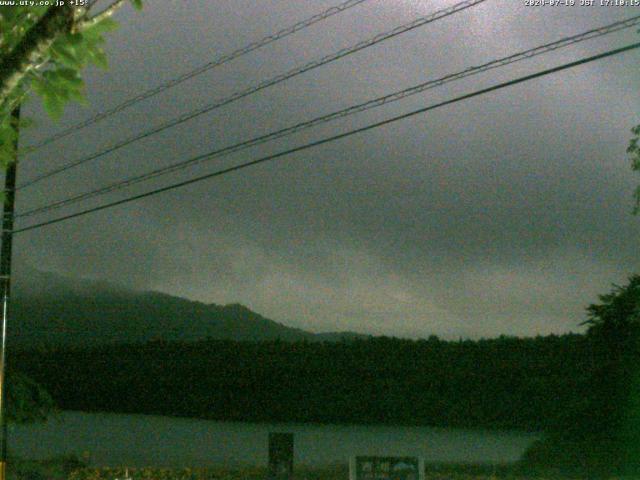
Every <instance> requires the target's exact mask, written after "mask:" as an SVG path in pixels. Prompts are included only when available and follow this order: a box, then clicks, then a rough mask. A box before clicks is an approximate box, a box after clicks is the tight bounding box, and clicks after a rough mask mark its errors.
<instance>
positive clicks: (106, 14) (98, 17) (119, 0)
mask: <svg viewBox="0 0 640 480" xmlns="http://www.w3.org/2000/svg"><path fill="white" fill-rule="evenodd" d="M123 4H124V0H116V1H115V2H113V3H112V4H111V5H110V6H109V7H107V8H105V9H104V10H103V11H101V12H100V13H97V14H95V15H94V16H93V17H91V18H88V19H86V20H84V21H82V22H81V23H80V24H79V25H78V26H77V29H78V30H79V31H82V30H84V29H85V28H88V27H91V26H93V25H95V24H96V23H100V22H101V21H102V20H104V19H105V18H110V17H111V16H112V15H113V14H114V13H116V11H117V10H118V9H119V8H120V7H122V5H123Z"/></svg>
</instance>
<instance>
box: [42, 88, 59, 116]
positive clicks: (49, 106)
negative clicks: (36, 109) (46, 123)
mask: <svg viewBox="0 0 640 480" xmlns="http://www.w3.org/2000/svg"><path fill="white" fill-rule="evenodd" d="M42 102H43V104H44V109H45V110H46V111H47V113H48V114H49V116H50V117H51V118H53V119H54V120H58V119H59V118H60V117H61V116H62V112H63V111H64V101H63V99H61V98H60V97H59V96H58V95H56V94H55V93H51V94H49V95H45V96H44V97H42Z"/></svg>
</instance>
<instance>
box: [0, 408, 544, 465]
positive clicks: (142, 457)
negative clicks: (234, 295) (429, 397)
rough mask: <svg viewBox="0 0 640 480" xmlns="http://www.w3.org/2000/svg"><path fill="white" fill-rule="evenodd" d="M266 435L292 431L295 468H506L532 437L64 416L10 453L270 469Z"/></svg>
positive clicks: (17, 431) (14, 442) (23, 429)
mask: <svg viewBox="0 0 640 480" xmlns="http://www.w3.org/2000/svg"><path fill="white" fill-rule="evenodd" d="M269 432H293V433H294V441H295V447H294V452H295V459H294V461H295V464H296V465H310V466H322V465H329V464H336V463H346V462H347V461H348V458H349V457H350V456H353V455H412V456H414V455H416V456H422V457H424V458H425V460H426V461H427V462H473V463H503V462H511V461H515V460H517V459H518V457H519V456H520V455H521V454H522V453H523V452H524V450H525V449H526V448H527V447H528V446H529V445H530V444H531V442H533V441H534V440H535V439H536V438H538V436H537V435H535V434H528V433H518V432H495V431H480V430H461V429H444V428H428V427H390V426H352V425H351V426H342V425H308V424H288V423H279V424H251V423H236V422H215V421H208V420H196V419H185V418H170V417H160V416H151V415H120V414H99V413H98V414H95V413H80V412H62V413H60V414H59V415H58V417H57V418H56V419H52V420H50V421H48V422H47V423H46V424H41V425H31V426H11V427H10V430H9V439H8V445H9V450H10V452H11V453H14V454H16V455H19V456H22V457H27V458H46V457H50V456H54V455H60V454H67V453H75V454H77V455H82V454H83V453H84V452H88V453H89V462H90V463H91V464H92V465H96V466H130V467H143V466H157V467H186V466H190V467H204V466H212V465H227V466H241V465H262V466H264V465H266V463H267V439H268V434H269Z"/></svg>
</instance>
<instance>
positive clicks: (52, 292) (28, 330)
mask: <svg viewBox="0 0 640 480" xmlns="http://www.w3.org/2000/svg"><path fill="white" fill-rule="evenodd" d="M9 335H10V338H11V341H12V342H13V343H14V344H16V345H21V346H33V345H38V344H42V345H66V346H86V345H97V344H104V343H123V342H127V343H129V342H145V341H148V340H154V339H155V340H158V339H162V340H180V341H192V340H200V339H204V338H207V337H211V338H215V339H227V340H240V341H264V340H275V339H281V340H285V341H297V340H307V341H341V340H342V339H343V338H344V339H353V338H355V337H357V336H358V335H357V334H353V333H345V334H344V335H343V334H340V333H329V334H314V333H311V332H306V331H304V330H301V329H297V328H292V327H287V326H286V325H283V324H281V323H278V322H275V321H273V320H270V319H268V318H265V317H263V316H261V315H259V314H258V313H255V312H253V311H251V310H250V309H248V308H246V307H244V306H242V305H239V304H232V305H216V304H204V303H201V302H195V301H191V300H186V299H184V298H179V297H174V296H171V295H167V294H163V293H158V292H139V291H135V290H129V289H126V288H123V287H119V286H115V285H112V284H108V283H105V282H95V281H86V280H78V279H69V278H66V277H62V276H59V275H56V274H51V273H43V272H37V271H30V272H29V274H28V275H27V276H23V277H22V281H21V282H20V283H18V285H17V286H16V289H15V294H14V301H13V302H12V311H11V322H10V328H9ZM362 337H365V336H364V335H362Z"/></svg>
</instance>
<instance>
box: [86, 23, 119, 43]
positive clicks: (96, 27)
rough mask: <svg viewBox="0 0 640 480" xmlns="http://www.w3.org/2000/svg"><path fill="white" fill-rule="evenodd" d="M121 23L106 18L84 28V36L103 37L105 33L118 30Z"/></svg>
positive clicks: (91, 37) (90, 37)
mask: <svg viewBox="0 0 640 480" xmlns="http://www.w3.org/2000/svg"><path fill="white" fill-rule="evenodd" d="M119 26H120V25H118V22H116V21H115V20H114V19H112V18H105V19H103V20H101V21H99V22H96V23H94V24H93V25H90V26H88V27H85V28H83V30H82V36H84V37H85V39H86V38H89V39H95V38H97V37H100V38H102V34H103V33H107V32H111V31H113V30H116V29H117V28H118V27H119Z"/></svg>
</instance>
